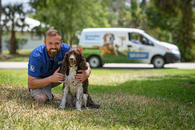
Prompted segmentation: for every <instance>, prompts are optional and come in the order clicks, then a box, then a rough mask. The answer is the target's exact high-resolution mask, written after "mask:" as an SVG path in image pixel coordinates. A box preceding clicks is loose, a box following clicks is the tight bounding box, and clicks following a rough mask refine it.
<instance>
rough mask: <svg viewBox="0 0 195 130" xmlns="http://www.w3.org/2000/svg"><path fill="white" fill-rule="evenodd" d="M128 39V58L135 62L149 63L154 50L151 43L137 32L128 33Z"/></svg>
mask: <svg viewBox="0 0 195 130" xmlns="http://www.w3.org/2000/svg"><path fill="white" fill-rule="evenodd" d="M128 37H129V41H128V43H127V48H128V58H129V59H132V60H136V61H137V62H144V63H150V57H151V54H152V51H153V49H154V44H153V43H152V41H150V40H149V39H148V38H146V37H145V36H144V35H143V34H140V33H137V32H129V33H128Z"/></svg>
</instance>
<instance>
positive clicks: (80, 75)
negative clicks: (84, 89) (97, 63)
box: [75, 63, 91, 83]
mask: <svg viewBox="0 0 195 130" xmlns="http://www.w3.org/2000/svg"><path fill="white" fill-rule="evenodd" d="M87 67H88V69H87V70H78V72H79V73H78V74H76V76H75V79H76V80H77V81H79V82H80V83H82V82H83V81H85V80H86V79H87V78H88V77H89V75H90V73H91V68H90V66H89V64H88V63H87Z"/></svg>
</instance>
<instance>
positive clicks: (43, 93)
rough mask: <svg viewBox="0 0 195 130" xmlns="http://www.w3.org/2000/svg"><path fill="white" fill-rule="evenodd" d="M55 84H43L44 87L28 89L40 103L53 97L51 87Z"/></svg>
mask: <svg viewBox="0 0 195 130" xmlns="http://www.w3.org/2000/svg"><path fill="white" fill-rule="evenodd" d="M56 85H57V84H53V83H52V84H49V85H48V86H45V87H44V88H40V89H29V90H30V95H31V97H33V98H34V99H35V101H36V102H38V103H40V104H44V103H46V102H47V101H48V100H52V99H53V94H52V92H51V89H52V88H53V87H55V86H56Z"/></svg>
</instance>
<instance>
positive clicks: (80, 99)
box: [76, 86, 83, 111]
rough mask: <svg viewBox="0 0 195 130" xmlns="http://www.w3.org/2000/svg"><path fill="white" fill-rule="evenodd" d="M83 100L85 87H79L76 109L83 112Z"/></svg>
mask: <svg viewBox="0 0 195 130" xmlns="http://www.w3.org/2000/svg"><path fill="white" fill-rule="evenodd" d="M82 100H83V87H82V86H81V87H79V88H78V91H77V95H76V109H77V110H80V111H81V105H82Z"/></svg>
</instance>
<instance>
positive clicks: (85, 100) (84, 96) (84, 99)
mask: <svg viewBox="0 0 195 130" xmlns="http://www.w3.org/2000/svg"><path fill="white" fill-rule="evenodd" d="M87 99H88V94H83V103H84V107H85V109H87V110H88V107H87Z"/></svg>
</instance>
